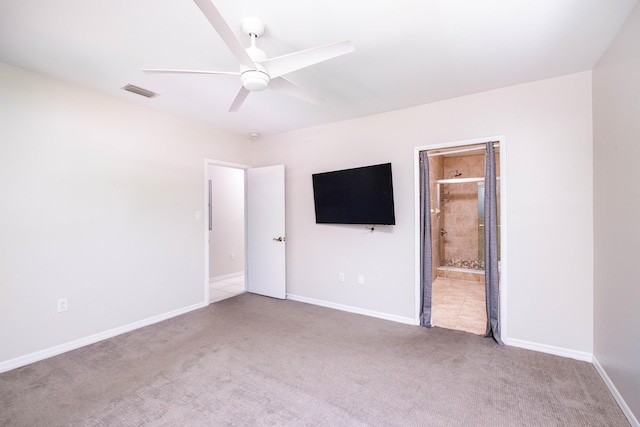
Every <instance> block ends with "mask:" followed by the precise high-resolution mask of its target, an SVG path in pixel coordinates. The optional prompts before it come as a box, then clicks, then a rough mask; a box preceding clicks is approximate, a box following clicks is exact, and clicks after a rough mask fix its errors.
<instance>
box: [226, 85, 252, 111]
mask: <svg viewBox="0 0 640 427" xmlns="http://www.w3.org/2000/svg"><path fill="white" fill-rule="evenodd" d="M247 95H249V91H248V90H247V89H245V88H244V86H243V87H241V88H240V90H239V91H238V94H237V95H236V98H235V99H234V100H233V102H232V103H231V107H229V112H230V113H235V112H236V111H238V110H239V109H240V106H241V105H242V103H243V102H244V100H245V99H247Z"/></svg>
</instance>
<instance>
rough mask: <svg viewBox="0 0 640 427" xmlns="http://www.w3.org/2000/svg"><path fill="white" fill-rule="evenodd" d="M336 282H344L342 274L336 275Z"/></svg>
mask: <svg viewBox="0 0 640 427" xmlns="http://www.w3.org/2000/svg"><path fill="white" fill-rule="evenodd" d="M338 282H344V273H338Z"/></svg>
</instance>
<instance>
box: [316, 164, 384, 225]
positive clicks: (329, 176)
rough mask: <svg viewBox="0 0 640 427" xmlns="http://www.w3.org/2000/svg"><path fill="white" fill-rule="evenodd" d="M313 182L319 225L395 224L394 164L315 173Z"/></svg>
mask: <svg viewBox="0 0 640 427" xmlns="http://www.w3.org/2000/svg"><path fill="white" fill-rule="evenodd" d="M312 179H313V198H314V203H315V208H316V223H318V224H374V225H379V224H388V225H393V224H395V223H396V218H395V212H394V206H393V180H392V177H391V163H384V164H380V165H373V166H364V167H360V168H353V169H344V170H338V171H332V172H324V173H316V174H313V175H312Z"/></svg>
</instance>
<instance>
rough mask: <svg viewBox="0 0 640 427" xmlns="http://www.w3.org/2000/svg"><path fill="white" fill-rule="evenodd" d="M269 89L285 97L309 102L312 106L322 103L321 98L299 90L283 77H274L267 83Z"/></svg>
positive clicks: (299, 88)
mask: <svg viewBox="0 0 640 427" xmlns="http://www.w3.org/2000/svg"><path fill="white" fill-rule="evenodd" d="M269 89H273V90H277V91H278V92H282V93H284V94H285V95H289V96H293V97H294V98H298V99H302V100H303V101H307V102H311V103H312V104H316V105H318V104H321V103H322V102H324V99H323V98H320V97H319V96H316V95H314V94H312V93H311V92H309V91H307V90H306V89H303V88H301V87H300V86H298V85H297V84H295V83H293V82H292V81H290V80H287V79H285V78H284V77H276V78H275V79H271V81H270V82H269Z"/></svg>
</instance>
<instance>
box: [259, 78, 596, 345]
mask: <svg viewBox="0 0 640 427" xmlns="http://www.w3.org/2000/svg"><path fill="white" fill-rule="evenodd" d="M501 134H504V135H506V138H507V144H508V158H507V170H503V171H502V172H501V174H502V175H503V176H504V175H505V174H506V175H507V177H508V207H507V209H508V212H507V213H508V219H509V222H508V252H509V253H508V260H509V261H508V263H509V264H508V271H509V273H508V327H509V331H508V337H509V338H511V339H512V341H513V342H516V341H517V342H518V343H519V344H520V345H523V344H527V343H534V344H543V345H547V346H551V347H554V348H557V349H566V350H570V351H573V352H578V353H581V352H583V353H585V354H587V355H588V354H590V353H591V352H592V351H593V327H592V325H593V239H592V232H593V217H592V178H593V175H592V122H591V73H590V72H584V73H579V74H574V75H569V76H565V77H560V78H555V79H550V80H545V81H540V82H534V83H530V84H524V85H519V86H514V87H509V88H504V89H499V90H494V91H490V92H485V93H480V94H476V95H471V96H466V97H461V98H456V99H451V100H447V101H442V102H437V103H432V104H428V105H422V106H418V107H414V108H410V109H405V110H400V111H394V112H390V113H385V114H380V115H376V116H371V117H365V118H361V119H356V120H351V121H345V122H341V123H334V124H330V125H326V126H319V127H314V128H309V129H304V130H300V131H295V132H290V133H285V134H280V135H276V136H273V137H269V138H265V139H263V140H261V141H258V142H257V143H256V151H255V156H256V157H255V162H256V163H257V164H258V165H268V164H277V163H283V164H285V166H286V185H287V189H286V215H287V292H288V293H290V294H294V295H298V296H302V297H305V298H313V299H317V300H322V301H325V302H330V303H333V304H342V305H346V306H352V307H358V308H361V309H365V310H372V311H375V312H379V313H386V314H388V315H391V316H397V317H400V318H409V319H413V318H414V307H415V286H414V284H415V280H414V271H415V266H414V238H415V236H416V233H417V230H415V229H414V198H415V189H414V157H413V152H414V151H413V150H414V147H416V146H422V145H429V144H439V143H444V142H449V141H458V140H465V139H471V138H477V137H483V136H490V135H501ZM383 162H392V168H393V174H394V177H393V178H394V193H395V198H396V199H395V200H396V222H397V225H396V226H387V227H382V226H380V227H378V228H377V229H376V231H375V232H374V233H370V232H368V231H367V230H365V229H364V228H363V227H359V226H346V225H345V226H340V225H318V224H315V222H314V208H313V193H312V185H311V174H312V173H315V172H321V171H328V170H334V169H342V168H349V167H357V166H364V165H368V164H375V163H383ZM338 272H344V273H345V274H346V281H345V283H339V282H338V280H337V278H338ZM359 273H362V274H364V276H365V284H364V285H357V284H356V280H357V275H358V274H359Z"/></svg>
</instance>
